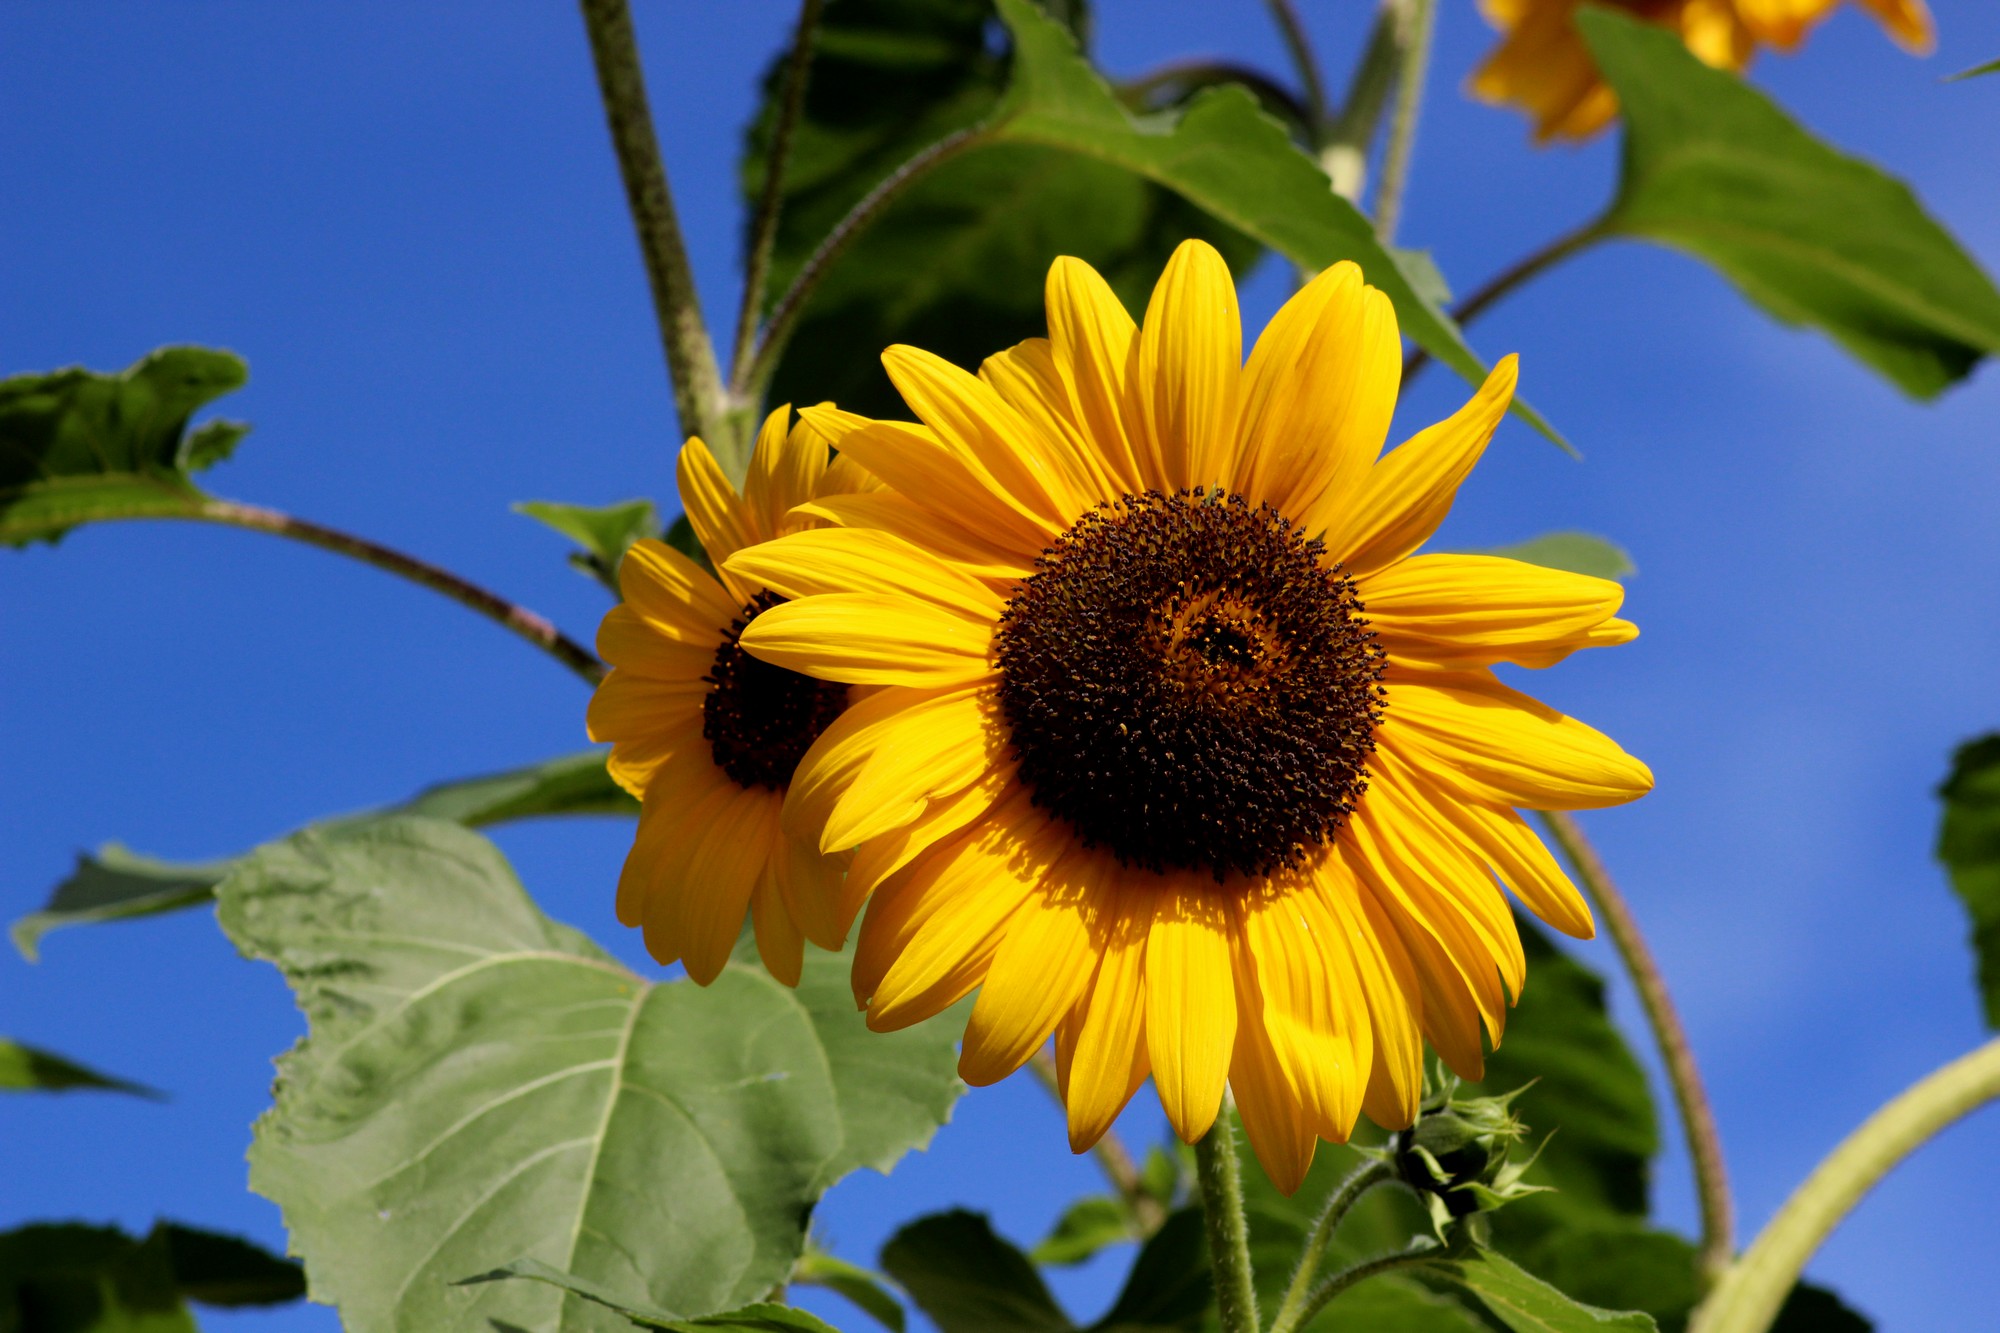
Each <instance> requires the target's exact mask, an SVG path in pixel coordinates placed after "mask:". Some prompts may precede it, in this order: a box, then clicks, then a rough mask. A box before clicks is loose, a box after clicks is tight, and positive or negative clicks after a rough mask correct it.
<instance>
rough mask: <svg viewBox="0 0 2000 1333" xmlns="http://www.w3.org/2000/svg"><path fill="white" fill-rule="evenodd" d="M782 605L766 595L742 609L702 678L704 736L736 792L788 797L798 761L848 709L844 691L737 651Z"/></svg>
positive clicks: (838, 685) (771, 594)
mask: <svg viewBox="0 0 2000 1333" xmlns="http://www.w3.org/2000/svg"><path fill="white" fill-rule="evenodd" d="M785 600H786V599H785V598H783V597H779V596H777V595H776V594H775V593H769V592H762V593H759V594H757V595H756V596H755V597H753V598H751V599H750V600H749V601H748V602H746V603H744V605H743V609H742V611H741V612H739V613H738V614H737V617H736V619H735V620H732V621H731V622H730V623H729V628H728V629H727V630H725V631H724V632H723V635H722V642H721V643H720V644H718V645H717V646H716V649H715V661H714V663H713V664H712V665H711V666H710V667H709V671H708V674H707V675H706V676H703V677H702V679H703V680H704V681H706V682H708V684H709V686H710V689H709V692H708V697H707V698H706V699H704V700H703V701H702V709H701V712H702V720H701V734H702V736H703V737H704V738H705V739H706V740H707V741H708V745H709V751H710V753H711V754H712V755H713V756H714V758H715V766H716V767H717V768H719V769H721V770H722V771H723V772H725V773H727V774H728V775H729V776H730V778H731V779H733V780H734V781H735V783H736V785H737V786H739V787H767V788H769V789H771V790H773V791H783V790H785V788H786V786H787V785H788V784H789V783H790V782H791V780H792V772H793V770H794V769H796V768H797V767H798V765H799V760H800V758H801V757H803V756H804V754H805V752H806V750H807V749H808V748H810V747H811V745H812V743H813V742H814V741H815V740H817V739H819V734H820V733H821V732H822V731H825V730H826V729H827V727H828V725H829V724H831V723H832V721H833V720H834V719H835V718H836V717H839V716H840V714H841V710H842V709H844V708H846V707H847V687H846V686H845V685H840V684H836V683H834V682H831V681H823V680H815V679H813V678H812V677H811V676H804V675H800V674H799V673H798V672H796V671H790V670H787V669H786V668H784V667H780V666H773V665H771V664H770V663H769V662H765V661H762V660H760V659H759V658H755V657H752V656H751V655H750V654H749V653H747V652H745V651H743V648H742V647H741V645H740V644H739V643H738V640H739V639H741V638H742V637H743V631H744V630H745V629H746V628H747V627H748V626H749V624H750V622H751V621H753V620H755V619H756V618H757V617H758V616H760V615H762V614H763V613H764V612H766V611H768V610H770V609H771V608H772V607H774V606H780V605H783V603H784V602H785Z"/></svg>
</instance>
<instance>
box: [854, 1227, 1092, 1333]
mask: <svg viewBox="0 0 2000 1333" xmlns="http://www.w3.org/2000/svg"><path fill="white" fill-rule="evenodd" d="M881 1263H882V1269H883V1271H884V1272H886V1273H888V1274H889V1276H890V1277H893V1278H895V1279H896V1282H897V1284H898V1285H899V1286H901V1287H902V1288H903V1290H904V1291H907V1292H909V1293H910V1299H911V1300H913V1301H915V1302H916V1303H917V1308H918V1309H920V1310H922V1311H923V1312H924V1313H925V1314H927V1315H929V1316H930V1318H931V1322H932V1323H934V1324H936V1325H937V1326H938V1328H939V1330H940V1333H1062V1331H1063V1330H1068V1329H1073V1328H1074V1327H1075V1325H1074V1324H1072V1323H1071V1322H1070V1320H1069V1316H1068V1315H1066V1314H1064V1313H1063V1311H1062V1307H1061V1306H1059V1305H1057V1304H1056V1301H1055V1297H1053V1296H1051V1295H1049V1289H1048V1288H1047V1287H1046V1286H1044V1285H1043V1283H1042V1278H1041V1275H1040V1274H1039V1273H1037V1272H1036V1271H1035V1266H1034V1264H1032V1263H1030V1262H1029V1261H1028V1256H1027V1255H1025V1254H1023V1253H1021V1252H1020V1251H1019V1250H1018V1249H1016V1248H1014V1246H1012V1245H1010V1244H1008V1243H1007V1242H1006V1241H1004V1240H1002V1239H1001V1238H1000V1237H999V1236H997V1235H995V1234H994V1231H993V1228H992V1226H991V1225H990V1224H989V1223H988V1222H987V1220H986V1218H985V1217H984V1216H982V1215H981V1214H979V1213H969V1212H966V1211H964V1210H963V1209H955V1210H953V1211H952V1212H948V1213H935V1214H933V1215H931V1216H929V1217H921V1218H918V1219H917V1220H916V1221H914V1222H912V1223H910V1224H909V1225H908V1226H906V1227H904V1228H903V1229H902V1230H900V1231H898V1232H897V1233H896V1234H895V1235H893V1236H891V1237H890V1238H889V1243H888V1244H887V1245H884V1246H883V1247H882V1259H881Z"/></svg>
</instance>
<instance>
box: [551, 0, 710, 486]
mask: <svg viewBox="0 0 2000 1333" xmlns="http://www.w3.org/2000/svg"><path fill="white" fill-rule="evenodd" d="M582 5H583V23H584V28H585V29H586V30H587V31H588V33H589V34H590V54H591V58H592V60H593V62H594V63H595V64H596V67H597V87H598V91H599V92H600V93H601V94H602V95H603V98H604V117H605V120H606V122H607V123H608V124H609V125H610V128H611V147H612V149H613V151H614V152H615V153H616V154H617V156H618V171H619V174H620V175H621V176H622V177H623V179H624V182H625V202H626V205H627V206H628V207H629V208H630V209H631V212H632V222H633V225H634V226H635V227H637V229H638V232H639V251H640V253H641V254H642V255H643V256H644V257H645V261H646V277H647V281H648V282H649V283H650V284H651V286H652V291H653V312H654V314H655V315H657V316H658V318H659V323H660V339H661V343H662V345H663V346H664V348H665V351H666V357H667V374H668V376H669V377H670V378H671V380H672V381H673V389H674V407H675V409H676V411H677V412H678V413H679V415H680V426H681V433H682V434H683V435H700V436H702V437H703V438H704V439H706V440H707V441H708V443H709V444H710V445H711V446H712V447H713V448H714V449H715V451H716V454H717V455H718V457H719V458H721V459H722V461H723V465H724V467H728V466H729V463H730V457H729V456H731V455H733V454H734V453H737V452H744V451H745V450H746V449H747V437H745V438H744V439H742V440H739V439H737V438H735V436H736V434H737V433H738V432H736V431H735V430H734V428H733V426H732V414H731V413H730V411H729V402H728V399H727V396H726V395H725V394H724V392H723V387H722V372H721V370H720V369H719V368H718V367H717V366H716V363H715V348H714V347H713V345H711V344H710V342H709V340H708V326H707V325H706V324H704V323H703V322H702V318H701V297H700V296H699V294H697V293H696V291H695V285H694V269H693V268H692V267H691V266H690V265H689V263H688V257H687V247H686V245H685V244H684V243H683V242H682V240H681V228H680V221H679V219H678V218H676V217H675V215H674V198H673V193H672V192H671V191H670V190H669V189H668V187H667V168H666V163H665V162H664V161H663V160H662V159H661V157H660V143H659V140H658V139H657V138H656V137H655V136H654V133H653V115H652V112H651V111H650V110H649V109H648V107H647V103H646V79H645V75H644V73H643V72H642V71H641V70H640V67H639V44H638V39H637V38H636V37H635V35H634V34H633V31H632V11H631V9H630V8H629V7H628V5H627V4H626V0H582ZM735 475H741V472H740V470H739V471H738V472H737V473H736V474H735Z"/></svg>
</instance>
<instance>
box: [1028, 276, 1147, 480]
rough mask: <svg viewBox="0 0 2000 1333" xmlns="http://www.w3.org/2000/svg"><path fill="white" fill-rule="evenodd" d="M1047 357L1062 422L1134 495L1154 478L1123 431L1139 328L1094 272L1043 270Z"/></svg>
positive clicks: (1136, 445) (1128, 433) (1134, 442)
mask: <svg viewBox="0 0 2000 1333" xmlns="http://www.w3.org/2000/svg"><path fill="white" fill-rule="evenodd" d="M1047 301H1048V312H1049V354H1050V356H1051V357H1052V358H1053V360H1054V361H1055V366H1056V372H1057V373H1058V374H1059V375H1061V376H1062V380H1063V386H1064V388H1065V390H1066V391H1067V394H1068V398H1069V415H1070V416H1071V418H1072V419H1074V420H1075V421H1076V422H1077V424H1078V425H1079V426H1080V427H1081V428H1082V431H1083V435H1084V438H1085V439H1087V440H1089V441H1090V442H1091V443H1092V444H1093V445H1094V446H1095V447H1096V449H1097V451H1098V453H1099V454H1100V455H1101V456H1102V457H1103V459H1104V462H1105V467H1106V468H1107V469H1108V470H1109V472H1110V473H1111V475H1112V477H1113V478H1114V479H1115V480H1116V481H1117V482H1118V483H1119V484H1120V485H1121V486H1122V490H1121V492H1120V493H1121V494H1136V493H1137V492H1139V491H1142V490H1144V489H1146V487H1147V485H1149V484H1150V482H1149V481H1148V478H1150V477H1152V476H1154V475H1155V474H1156V473H1157V472H1158V471H1159V463H1158V460H1157V459H1156V458H1152V457H1150V456H1148V457H1147V458H1146V460H1145V461H1144V462H1142V461H1141V454H1140V445H1139V443H1138V441H1137V440H1135V439H1134V438H1133V435H1134V434H1135V433H1139V434H1143V432H1140V431H1138V430H1137V428H1136V427H1135V428H1133V429H1132V430H1128V428H1127V426H1126V423H1125V391H1126V382H1127V380H1128V378H1129V375H1130V367H1131V363H1132V356H1133V352H1134V350H1135V347H1136V344H1137V342H1138V338H1139V326H1138V325H1137V324H1134V323H1133V322H1132V316H1131V315H1130V314H1128V313H1127V312H1126V310H1125V307H1124V306H1123V305H1122V304H1120V303H1119V300H1118V297H1117V295H1116V294H1115V293H1114V292H1113V291H1112V290H1111V288H1110V286H1109V285H1108V284H1107V283H1106V282H1105V281H1104V279H1103V278H1101V277H1099V276H1098V273H1097V270H1096V269H1094V268H1092V267H1091V266H1090V265H1088V264H1086V263H1084V262H1083V261H1082V260H1081V259H1072V258H1070V257H1069V256H1067V255H1065V256H1063V257H1061V258H1059V259H1057V260H1056V261H1055V262H1054V263H1053V264H1051V265H1049V278H1048V286H1047Z"/></svg>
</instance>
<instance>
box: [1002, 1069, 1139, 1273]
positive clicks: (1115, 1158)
mask: <svg viewBox="0 0 2000 1333" xmlns="http://www.w3.org/2000/svg"><path fill="white" fill-rule="evenodd" d="M1028 1068H1029V1069H1031V1070H1033V1071H1034V1074H1035V1078H1036V1079H1037V1080H1039V1081H1040V1083H1041V1085H1042V1086H1043V1087H1044V1088H1047V1089H1048V1091H1049V1095H1050V1096H1051V1097H1054V1098H1055V1099H1056V1105H1057V1106H1061V1105H1062V1104H1063V1100H1062V1080H1061V1079H1060V1078H1059V1077H1058V1076H1057V1074H1056V1062H1055V1059H1054V1058H1053V1057H1052V1056H1050V1054H1049V1053H1048V1052H1047V1051H1046V1050H1041V1051H1036V1052H1035V1054H1034V1056H1033V1057H1032V1058H1030V1059H1029V1061H1028ZM1090 1151H1091V1154H1092V1155H1093V1156H1095V1157H1096V1158H1097V1165H1098V1166H1099V1168H1101V1169H1102V1170H1103V1172H1104V1178H1105V1179H1106V1180H1108V1181H1110V1182H1111V1188H1113V1189H1115V1190H1117V1191H1118V1195H1119V1197H1120V1198H1122V1199H1123V1200H1124V1201H1125V1207H1126V1208H1127V1210H1129V1211H1130V1212H1131V1214H1132V1221H1133V1222H1134V1223H1135V1224H1137V1226H1138V1228H1139V1234H1140V1235H1142V1236H1150V1235H1152V1234H1153V1233H1154V1232H1155V1231H1158V1230H1159V1229H1160V1225H1161V1223H1163V1222H1165V1221H1166V1220H1167V1210H1166V1209H1165V1208H1164V1207H1162V1206H1161V1204H1160V1201H1159V1200H1158V1199H1156V1198H1154V1197H1153V1196H1152V1195H1151V1194H1150V1193H1148V1192H1147V1190H1146V1182H1145V1180H1144V1179H1143V1178H1142V1177H1141V1176H1140V1174H1139V1163H1138V1162H1137V1161H1136V1160H1135V1159H1134V1158H1133V1156H1132V1152H1131V1149H1129V1148H1127V1147H1126V1146H1125V1141H1124V1140H1123V1139H1121V1138H1119V1137H1118V1135H1117V1133H1116V1132H1115V1131H1112V1130H1108V1129H1107V1130H1105V1131H1104V1137H1102V1138H1100V1139H1099V1140H1098V1141H1097V1143H1096V1144H1095V1146H1093V1147H1092V1148H1091V1150H1090Z"/></svg>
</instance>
